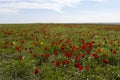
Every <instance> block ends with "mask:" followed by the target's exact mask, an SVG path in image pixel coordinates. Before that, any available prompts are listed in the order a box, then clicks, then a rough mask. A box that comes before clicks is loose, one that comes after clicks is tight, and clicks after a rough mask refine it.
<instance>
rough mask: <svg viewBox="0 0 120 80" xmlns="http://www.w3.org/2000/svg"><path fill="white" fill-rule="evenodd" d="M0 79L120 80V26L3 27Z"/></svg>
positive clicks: (49, 25)
mask: <svg viewBox="0 0 120 80" xmlns="http://www.w3.org/2000/svg"><path fill="white" fill-rule="evenodd" d="M0 80H120V25H113V24H109V25H107V24H1V25H0Z"/></svg>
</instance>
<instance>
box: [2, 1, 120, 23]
mask: <svg viewBox="0 0 120 80" xmlns="http://www.w3.org/2000/svg"><path fill="white" fill-rule="evenodd" d="M3 23H120V0H0V24H3Z"/></svg>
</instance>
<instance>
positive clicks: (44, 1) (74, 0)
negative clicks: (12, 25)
mask: <svg viewBox="0 0 120 80" xmlns="http://www.w3.org/2000/svg"><path fill="white" fill-rule="evenodd" d="M82 1H84V0H0V13H5V12H7V13H8V12H16V11H19V10H23V9H49V10H54V11H57V12H61V11H62V9H63V8H65V7H75V6H77V5H79V4H80V3H81V2H82ZM89 1H97V2H99V1H103V0H89Z"/></svg>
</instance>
